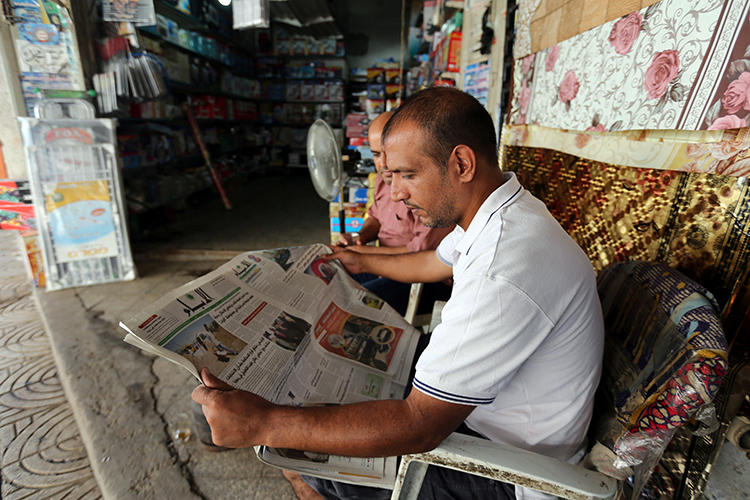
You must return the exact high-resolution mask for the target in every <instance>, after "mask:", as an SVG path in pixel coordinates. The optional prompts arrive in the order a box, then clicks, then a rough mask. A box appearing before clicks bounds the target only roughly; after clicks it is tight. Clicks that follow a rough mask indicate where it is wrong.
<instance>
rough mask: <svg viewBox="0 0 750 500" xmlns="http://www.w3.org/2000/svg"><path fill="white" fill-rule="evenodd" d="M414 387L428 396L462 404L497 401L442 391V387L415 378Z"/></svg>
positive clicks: (486, 403)
mask: <svg viewBox="0 0 750 500" xmlns="http://www.w3.org/2000/svg"><path fill="white" fill-rule="evenodd" d="M413 384H414V387H416V388H417V389H419V390H420V391H422V392H424V393H425V394H427V395H428V396H432V397H434V398H437V399H441V400H443V401H448V402H449V403H458V404H462V405H473V406H479V405H488V404H490V403H492V402H493V401H495V398H494V397H493V398H474V397H471V396H462V395H460V394H453V393H451V392H447V391H441V390H440V389H436V388H435V387H432V386H430V385H428V384H425V383H424V382H421V381H420V380H418V379H416V378H415V379H414V382H413Z"/></svg>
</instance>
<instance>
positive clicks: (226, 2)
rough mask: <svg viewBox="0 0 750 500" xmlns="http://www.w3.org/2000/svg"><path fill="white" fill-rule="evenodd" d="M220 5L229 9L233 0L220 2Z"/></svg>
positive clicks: (221, 0)
mask: <svg viewBox="0 0 750 500" xmlns="http://www.w3.org/2000/svg"><path fill="white" fill-rule="evenodd" d="M219 3H220V4H221V5H223V6H224V7H229V6H230V5H232V0H219Z"/></svg>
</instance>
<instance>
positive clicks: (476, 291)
mask: <svg viewBox="0 0 750 500" xmlns="http://www.w3.org/2000/svg"><path fill="white" fill-rule="evenodd" d="M383 135H384V141H383V142H384V144H385V151H386V154H387V156H388V170H389V171H390V172H391V173H392V175H393V179H392V184H391V190H392V197H393V198H394V199H396V200H399V201H400V202H402V203H403V204H404V205H406V206H407V207H409V208H410V209H411V210H412V213H413V214H414V215H415V216H416V217H418V218H419V220H420V221H421V222H422V223H423V224H425V225H427V226H431V227H446V226H449V225H452V224H456V229H455V230H454V231H453V232H451V233H450V234H449V235H448V236H447V237H446V238H445V239H444V240H443V241H442V243H441V244H440V246H439V247H438V249H437V250H429V251H423V252H414V253H406V254H398V255H377V254H374V255H369V254H360V253H356V252H352V251H348V250H346V249H342V250H340V251H339V252H337V253H335V254H332V255H331V256H329V257H327V258H330V259H338V260H339V261H340V262H341V263H342V264H343V265H345V266H346V268H347V270H349V272H352V273H360V272H375V273H378V274H381V275H383V276H388V277H390V278H393V279H398V280H401V281H406V282H436V281H441V280H444V279H446V278H450V277H453V279H454V281H455V284H454V286H453V291H452V293H451V297H450V300H448V303H447V304H446V305H445V308H444V309H443V312H442V318H441V323H440V324H439V325H438V326H437V327H436V328H435V330H434V332H433V334H432V339H431V340H430V343H429V345H428V346H427V348H426V349H425V351H424V352H423V353H422V354H421V355H420V356H419V359H418V360H417V364H416V374H415V376H414V379H413V390H412V391H411V392H410V393H409V395H408V396H407V397H406V399H403V400H381V401H369V402H363V403H354V404H345V405H341V406H329V407H307V408H293V407H287V406H280V405H276V404H273V403H270V402H268V401H266V400H264V399H262V398H260V397H258V396H256V395H254V394H251V393H248V392H243V391H239V390H234V389H231V388H229V387H226V386H224V385H223V384H222V383H221V381H219V380H218V379H216V378H215V377H213V376H212V375H211V374H210V373H209V372H208V371H207V370H204V371H203V372H202V376H203V381H204V384H205V385H202V386H199V387H197V388H196V389H195V390H194V391H193V399H194V400H195V401H196V402H198V403H200V404H202V405H203V411H204V413H205V414H206V417H207V418H208V422H209V424H210V425H211V429H212V433H213V434H212V435H213V438H214V441H216V443H217V444H220V445H223V446H230V447H246V446H253V445H258V444H262V445H267V446H272V447H278V448H293V449H298V450H307V451H313V452H319V453H329V454H333V455H345V456H358V457H382V456H395V455H403V454H407V453H419V452H423V451H426V450H431V449H433V448H434V447H436V446H437V445H438V444H440V442H442V441H443V440H444V439H445V438H446V437H447V436H448V435H449V434H450V433H451V432H453V431H454V430H456V429H457V428H459V426H461V425H462V424H463V425H465V426H466V427H467V428H468V429H470V430H471V431H472V432H474V433H478V434H480V435H482V436H484V437H486V438H488V439H490V440H491V441H494V442H497V443H504V444H510V445H513V446H517V447H520V448H522V449H526V450H529V451H533V452H537V453H541V454H544V455H548V456H552V457H556V458H558V459H560V460H566V461H569V462H576V461H578V460H580V458H581V457H582V456H583V454H584V452H585V442H586V431H587V429H588V425H589V422H590V419H591V415H592V411H593V403H594V393H595V391H596V387H597V384H598V382H599V375H600V373H601V363H602V352H603V345H604V326H603V320H602V313H601V306H600V304H599V298H598V295H597V291H596V279H595V277H594V270H593V268H592V267H591V263H590V262H589V260H588V257H586V255H585V254H584V253H583V251H582V250H581V249H580V248H579V247H578V245H576V243H575V242H574V241H573V240H572V239H571V238H570V236H569V235H568V234H567V233H566V232H565V231H564V230H563V229H562V227H560V225H559V224H558V223H557V222H556V221H555V219H554V218H553V217H552V215H550V213H549V212H548V211H547V209H546V208H545V206H544V204H543V203H542V202H541V201H539V200H538V199H536V198H534V196H532V195H531V193H529V192H528V191H526V190H525V189H524V188H523V186H521V184H520V183H519V181H518V179H517V178H516V177H515V175H514V174H513V173H507V172H502V171H500V169H499V168H498V159H497V146H496V142H495V141H496V139H495V137H496V136H495V130H494V125H493V122H492V118H491V117H490V116H489V114H488V113H487V111H486V110H485V109H484V107H483V106H482V105H481V104H480V103H479V102H478V101H477V100H476V99H474V98H473V97H471V96H470V95H468V94H466V93H463V92H461V91H459V90H456V89H451V88H446V87H439V88H431V89H427V90H423V91H421V92H418V93H417V94H415V95H414V96H413V97H412V98H411V99H409V100H408V101H407V102H406V104H404V105H403V106H402V107H401V108H399V110H398V111H397V112H396V113H395V114H394V115H393V117H391V119H390V120H389V122H388V125H387V126H386V128H385V129H384V132H383ZM305 482H306V483H307V484H310V485H311V486H312V487H313V488H314V489H315V490H316V491H317V492H318V493H320V494H322V495H323V496H324V497H325V498H368V499H374V498H383V499H387V498H389V497H390V491H388V490H382V489H381V490H378V489H369V490H362V489H361V488H362V487H357V486H349V485H342V484H340V483H334V482H332V481H325V480H319V479H316V478H307V477H306V478H305ZM420 498H467V499H472V500H475V499H485V498H486V499H495V500H497V499H515V498H524V499H528V498H549V496H545V495H542V494H538V493H535V492H532V491H530V490H528V489H526V488H521V487H515V488H514V487H512V486H508V485H505V484H504V483H500V482H497V481H491V480H489V479H484V478H479V477H477V476H473V475H471V474H461V473H459V472H457V471H452V470H450V469H445V468H441V467H432V466H430V467H429V468H428V470H427V474H426V476H425V482H424V483H423V487H422V490H421V492H420Z"/></svg>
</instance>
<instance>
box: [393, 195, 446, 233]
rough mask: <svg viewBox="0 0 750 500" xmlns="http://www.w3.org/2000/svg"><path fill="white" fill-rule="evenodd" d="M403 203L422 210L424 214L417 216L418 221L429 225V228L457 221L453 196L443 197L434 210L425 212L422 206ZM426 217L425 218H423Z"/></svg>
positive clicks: (444, 225)
mask: <svg viewBox="0 0 750 500" xmlns="http://www.w3.org/2000/svg"><path fill="white" fill-rule="evenodd" d="M404 204H405V205H406V206H407V207H409V208H411V209H417V210H421V211H422V212H424V214H425V215H424V216H417V217H419V222H421V223H422V225H424V226H426V227H429V228H438V227H450V226H452V225H454V224H456V223H457V222H458V220H457V218H456V216H455V215H454V214H455V205H454V203H453V197H452V196H449V197H447V198H444V199H443V200H442V201H441V203H440V205H439V206H438V207H436V209H435V212H434V213H433V212H427V210H425V209H424V208H422V207H420V206H417V205H411V204H409V203H406V202H404ZM425 219H426V220H425Z"/></svg>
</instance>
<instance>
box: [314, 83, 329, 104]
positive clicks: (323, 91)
mask: <svg viewBox="0 0 750 500" xmlns="http://www.w3.org/2000/svg"><path fill="white" fill-rule="evenodd" d="M328 99H329V97H328V85H327V84H326V83H325V82H319V83H316V84H315V100H316V101H327V100H328Z"/></svg>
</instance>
